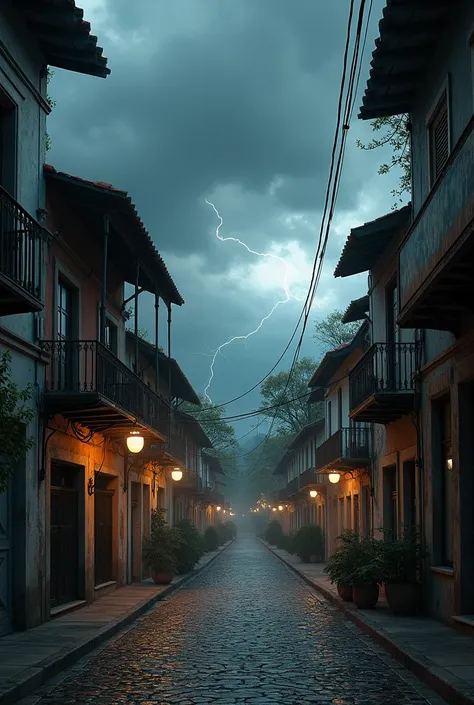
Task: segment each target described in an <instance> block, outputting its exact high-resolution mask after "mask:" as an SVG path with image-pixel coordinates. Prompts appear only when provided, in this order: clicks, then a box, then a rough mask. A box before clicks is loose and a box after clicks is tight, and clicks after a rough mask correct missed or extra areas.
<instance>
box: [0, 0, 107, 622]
mask: <svg viewBox="0 0 474 705" xmlns="http://www.w3.org/2000/svg"><path fill="white" fill-rule="evenodd" d="M0 50H1V51H0V68H1V71H0V142H1V157H2V158H1V166H0V349H1V350H2V351H4V350H8V351H9V352H10V353H11V355H12V379H13V381H14V382H15V383H17V384H18V385H19V386H20V388H25V387H26V385H27V384H28V383H31V384H33V385H34V387H35V396H34V398H33V399H32V402H31V403H32V405H33V411H34V421H33V422H32V423H31V424H29V427H28V428H27V429H26V433H27V436H28V437H29V438H32V439H33V440H34V446H33V447H32V449H31V451H29V452H28V454H27V456H26V458H25V461H24V463H23V464H22V466H21V467H20V468H18V472H16V473H15V475H14V477H13V478H12V481H11V483H10V487H9V488H8V490H7V492H5V493H3V494H2V495H0V635H1V634H4V633H6V632H9V631H10V630H11V629H12V628H13V627H14V628H18V629H22V628H26V627H29V626H32V625H34V624H37V623H38V622H40V621H41V620H42V619H43V618H44V605H45V592H46V589H47V576H46V572H45V563H44V552H45V544H44V537H45V532H46V527H45V523H44V503H45V494H44V489H43V487H42V485H41V479H40V478H39V477H38V468H39V467H41V464H42V447H43V446H42V430H41V424H40V423H39V415H38V407H39V404H40V396H41V390H42V381H43V377H44V367H45V365H46V364H47V361H48V358H47V356H46V355H45V354H44V353H43V351H42V350H41V348H40V346H39V340H40V338H41V337H42V336H43V329H42V320H43V317H42V316H43V314H42V311H43V307H44V302H45V283H46V282H45V276H44V258H45V254H46V250H47V248H48V244H49V242H50V241H51V238H52V234H51V232H48V229H47V225H46V221H45V200H44V181H43V174H42V167H43V163H44V159H45V152H46V116H47V114H48V113H49V112H50V105H49V103H48V100H47V88H46V84H47V76H48V69H47V67H48V66H55V67H60V68H62V69H66V70H70V71H74V72H79V73H83V74H89V75H91V76H97V77H103V78H105V77H106V76H107V75H108V73H109V69H108V68H107V60H106V59H105V58H104V57H103V56H102V49H101V48H100V47H99V46H97V38H96V37H95V36H93V35H92V34H91V32H90V25H89V24H88V23H87V22H84V21H83V16H82V11H81V10H79V9H78V8H76V7H75V5H74V3H69V4H66V5H65V7H64V8H63V10H62V12H61V18H60V22H59V23H58V18H57V16H56V10H55V9H54V8H53V7H52V6H51V3H49V2H45V1H44V0H38V1H37V2H36V3H34V4H32V3H27V2H23V0H18V1H17V2H14V3H11V2H8V3H1V7H0Z"/></svg>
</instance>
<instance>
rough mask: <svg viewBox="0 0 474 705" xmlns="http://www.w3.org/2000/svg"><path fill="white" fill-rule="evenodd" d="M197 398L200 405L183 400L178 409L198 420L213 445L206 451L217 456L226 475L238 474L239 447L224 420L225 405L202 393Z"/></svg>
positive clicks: (233, 431) (231, 429) (230, 427)
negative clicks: (215, 402) (220, 404)
mask: <svg viewBox="0 0 474 705" xmlns="http://www.w3.org/2000/svg"><path fill="white" fill-rule="evenodd" d="M199 398H200V400H201V406H196V405H195V404H190V403H189V402H184V403H183V404H180V405H179V409H180V411H184V412H185V413H187V414H190V415H191V416H193V417H194V418H195V419H196V420H197V421H199V423H200V424H201V426H202V427H203V429H204V431H205V432H206V434H207V435H208V436H209V438H210V440H211V441H212V444H213V446H214V448H213V449H210V450H209V451H208V452H209V453H210V454H211V455H215V456H216V457H217V458H219V460H220V462H221V465H222V468H223V470H224V472H225V474H226V475H227V476H228V477H235V476H236V475H238V474H239V469H238V451H239V447H238V444H237V439H236V436H235V429H234V428H233V427H232V426H230V425H229V424H228V423H226V422H225V420H224V417H225V407H224V406H218V405H217V404H213V403H212V402H210V401H209V400H208V399H205V397H203V396H202V395H200V396H199Z"/></svg>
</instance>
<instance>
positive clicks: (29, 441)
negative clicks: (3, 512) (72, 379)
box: [0, 351, 34, 494]
mask: <svg viewBox="0 0 474 705" xmlns="http://www.w3.org/2000/svg"><path fill="white" fill-rule="evenodd" d="M32 396H33V386H32V385H30V384H29V385H27V386H26V387H25V389H20V388H19V386H18V385H17V384H15V382H12V380H11V354H10V353H9V352H8V351H7V352H3V353H0V494H2V493H3V492H5V490H6V488H7V484H8V480H9V478H10V476H11V475H12V474H13V472H14V471H15V470H16V468H17V467H18V463H19V462H20V461H21V460H22V459H23V458H24V457H25V455H26V453H27V451H28V450H29V449H30V448H31V447H32V445H33V438H31V437H30V438H28V437H27V436H26V434H25V427H26V426H27V425H28V424H29V423H30V422H31V421H32V420H33V416H34V412H33V409H31V408H30V407H29V406H28V405H27V402H28V401H29V400H30V399H31V398H32Z"/></svg>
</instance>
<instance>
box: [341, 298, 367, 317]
mask: <svg viewBox="0 0 474 705" xmlns="http://www.w3.org/2000/svg"><path fill="white" fill-rule="evenodd" d="M368 311H369V295H368V294H366V295H365V296H361V298H360V299H354V301H351V302H350V304H349V306H348V307H347V309H346V312H345V313H344V315H343V317H342V318H341V322H342V323H356V322H357V321H362V320H364V319H365V317H366V316H365V314H366V313H368Z"/></svg>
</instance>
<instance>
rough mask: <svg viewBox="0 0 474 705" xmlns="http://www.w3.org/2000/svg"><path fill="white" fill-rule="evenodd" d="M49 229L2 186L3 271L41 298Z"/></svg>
mask: <svg viewBox="0 0 474 705" xmlns="http://www.w3.org/2000/svg"><path fill="white" fill-rule="evenodd" d="M45 232H46V230H45V229H44V228H43V227H42V226H41V225H40V224H39V223H38V222H37V221H36V220H35V219H34V218H32V217H31V215H30V214H29V213H28V212H27V211H25V210H24V208H22V207H21V206H20V204H19V203H17V202H16V201H15V200H14V199H13V198H12V197H11V196H10V194H9V193H8V191H5V189H4V188H2V186H0V272H1V273H2V274H3V275H4V276H6V277H8V279H10V280H11V281H12V282H14V283H15V284H17V285H18V286H20V287H21V288H22V289H24V290H25V291H26V292H27V293H28V294H30V296H32V297H34V298H35V299H37V300H38V301H39V302H41V299H42V292H41V276H42V270H43V261H42V259H43V258H42V243H43V236H44V234H45Z"/></svg>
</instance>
